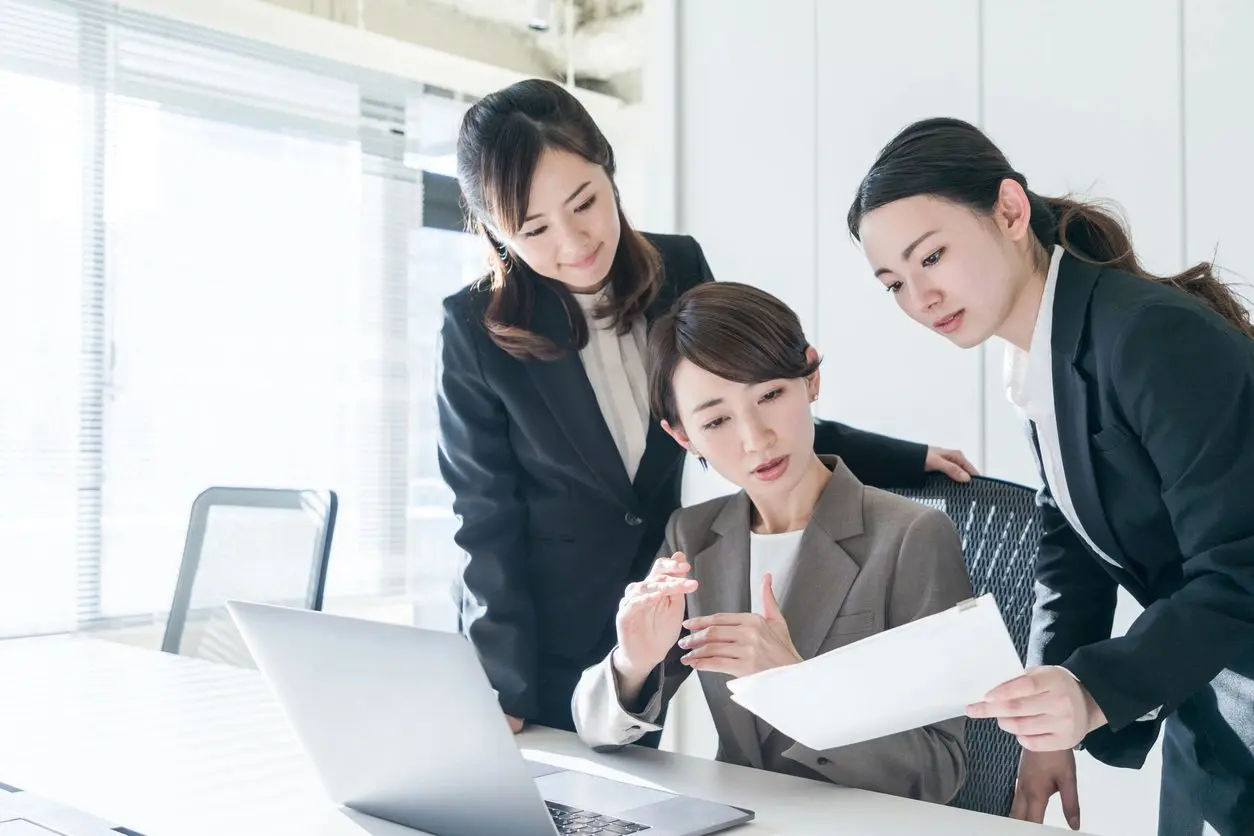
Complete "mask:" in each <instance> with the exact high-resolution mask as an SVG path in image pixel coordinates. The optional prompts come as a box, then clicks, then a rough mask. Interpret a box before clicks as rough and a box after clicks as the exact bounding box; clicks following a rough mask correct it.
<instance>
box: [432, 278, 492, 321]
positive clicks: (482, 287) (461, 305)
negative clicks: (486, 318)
mask: <svg viewBox="0 0 1254 836" xmlns="http://www.w3.org/2000/svg"><path fill="white" fill-rule="evenodd" d="M491 298H492V288H491V285H490V284H489V277H488V276H483V277H482V278H480V279H476V280H475V281H473V282H471V283H470V284H468V285H466V286H465V287H462V288H460V289H458V290H457V291H455V292H453V293H450V294H449V295H448V296H445V297H444V303H443V304H444V316H445V318H446V319H448V318H453V319H459V320H465V319H474V320H479V321H482V319H483V313H484V311H486V310H487V308H488V302H489V300H490V299H491Z"/></svg>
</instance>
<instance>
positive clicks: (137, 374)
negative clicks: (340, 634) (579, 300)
mask: <svg viewBox="0 0 1254 836" xmlns="http://www.w3.org/2000/svg"><path fill="white" fill-rule="evenodd" d="M0 20H3V21H4V26H3V27H0V124H3V125H4V126H5V130H4V131H3V132H0V291H2V292H3V296H4V300H5V301H4V304H3V305H0V350H3V351H4V354H5V357H6V360H5V362H4V363H3V364H0V635H20V634H30V633H41V632H57V631H64V630H75V629H87V628H91V627H93V626H97V625H100V624H111V623H128V622H132V621H138V622H141V623H143V622H152V621H157V620H159V619H161V618H163V614H164V612H165V610H166V609H168V607H169V602H170V598H171V596H172V594H173V586H174V579H175V577H176V575H177V571H178V563H179V559H180V557H181V551H182V544H183V537H184V534H185V530H186V525H187V515H188V511H189V509H190V505H191V502H192V500H193V499H194V498H195V496H196V495H197V494H198V493H199V492H200V491H201V490H203V489H204V488H206V487H208V486H210V485H256V486H274V487H280V486H281V487H316V488H324V487H325V488H331V489H334V490H336V491H337V492H338V493H339V495H340V501H341V506H340V514H339V521H338V524H337V528H336V534H335V539H334V542H333V546H332V554H331V561H330V568H329V574H328V582H327V593H326V600H327V603H326V608H327V609H329V610H334V609H337V608H341V609H344V608H352V607H354V606H357V604H359V603H360V602H372V601H375V602H385V603H386V604H387V606H389V607H391V609H389V610H388V612H389V613H390V615H389V616H388V617H394V618H402V619H404V620H416V621H418V622H419V623H424V624H429V625H434V626H445V627H451V626H453V614H452V610H451V605H450V603H449V598H448V592H447V590H448V583H449V580H450V578H451V573H452V571H453V567H454V565H455V563H456V552H455V546H454V545H453V542H452V538H451V534H452V531H453V520H452V514H451V511H450V508H449V505H450V500H449V497H448V495H447V491H445V490H443V487H442V485H441V484H439V480H438V473H437V472H436V470H435V444H436V438H435V424H434V417H433V416H434V406H433V403H432V401H433V398H432V391H433V389H432V387H433V385H434V381H433V380H432V379H431V370H432V369H433V367H434V336H435V333H436V332H437V331H438V328H439V315H440V304H439V302H440V299H441V298H442V297H443V296H444V295H446V294H448V293H450V292H453V291H454V290H455V289H456V288H457V287H459V286H460V285H461V284H463V283H464V282H466V281H468V280H469V279H471V278H474V277H475V276H477V275H478V274H479V273H480V272H481V271H482V267H483V260H482V251H481V249H480V248H479V247H478V246H476V242H475V241H474V240H473V239H471V238H470V237H469V236H467V235H465V234H463V233H461V232H459V231H455V230H454V229H452V228H450V227H453V226H454V223H453V221H454V220H456V217H455V215H456V213H455V212H453V211H451V210H450V208H449V184H450V183H452V185H453V186H454V187H455V183H453V181H451V179H450V178H449V176H448V163H449V159H450V157H449V155H450V154H451V152H452V147H453V141H454V139H455V136H456V129H457V121H458V120H459V119H460V115H461V113H462V112H463V111H464V109H465V106H466V101H465V100H464V98H462V97H459V96H457V95H454V94H450V93H448V92H447V91H439V90H432V89H429V88H424V87H423V86H422V85H419V84H416V83H414V82H412V81H409V80H405V79H399V78H394V77H390V76H385V75H381V74H378V73H372V72H368V71H365V70H361V69H359V68H355V67H351V66H348V65H342V64H337V63H335V62H331V61H327V60H325V59H321V58H316V57H312V56H307V55H302V54H299V53H294V52H290V51H286V50H281V49H279V48H277V47H274V46H273V45H269V44H264V43H259V42H254V41H248V40H245V39H242V38H237V37H234V36H229V35H226V34H223V33H219V32H216V31H212V30H208V29H203V28H200V27H195V26H191V25H187V24H183V23H180V22H176V21H173V20H168V19H164V18H161V17H159V16H154V15H151V14H146V13H139V12H136V11H134V10H130V9H127V8H125V7H123V6H120V5H118V4H117V3H114V2H103V0H0ZM433 103H434V104H433ZM427 168H429V169H431V170H430V171H427V170H425V169H427ZM433 177H435V178H438V180H436V181H432V179H431V178H433ZM430 182H435V183H436V184H437V185H436V187H434V188H432V189H431V191H432V192H433V195H436V196H438V197H439V198H440V202H439V204H438V208H435V209H433V211H432V213H431V214H432V215H433V217H437V218H438V219H439V224H438V227H427V226H424V223H423V218H424V214H425V213H426V212H425V208H426V207H425V203H424V199H423V198H424V192H425V191H426V190H425V189H424V183H430Z"/></svg>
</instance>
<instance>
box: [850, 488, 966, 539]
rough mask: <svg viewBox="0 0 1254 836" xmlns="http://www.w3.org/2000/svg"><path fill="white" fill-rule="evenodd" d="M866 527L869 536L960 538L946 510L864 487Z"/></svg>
mask: <svg viewBox="0 0 1254 836" xmlns="http://www.w3.org/2000/svg"><path fill="white" fill-rule="evenodd" d="M862 511H863V526H864V529H865V531H866V533H867V534H868V535H872V536H880V537H889V538H892V539H895V540H897V541H899V542H900V541H904V540H905V539H906V538H907V537H913V536H919V535H923V536H925V537H926V536H948V535H949V534H953V536H954V537H957V530H956V529H955V528H954V524H953V521H952V520H950V519H949V517H948V516H947V515H946V514H945V513H944V512H943V511H939V510H937V509H935V508H931V507H929V506H927V505H924V504H922V503H920V502H915V501H914V500H913V499H906V498H905V497H904V496H898V495H897V494H895V493H892V492H891V491H885V490H880V489H879V488H871V487H868V488H865V489H864V491H863V494H862Z"/></svg>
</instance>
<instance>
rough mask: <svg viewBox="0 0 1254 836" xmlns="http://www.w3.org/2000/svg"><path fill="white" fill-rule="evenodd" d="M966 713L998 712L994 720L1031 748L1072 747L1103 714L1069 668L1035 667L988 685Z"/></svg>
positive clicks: (1100, 723) (1098, 723) (1099, 723)
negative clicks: (1007, 679) (983, 695)
mask: <svg viewBox="0 0 1254 836" xmlns="http://www.w3.org/2000/svg"><path fill="white" fill-rule="evenodd" d="M967 715H968V716H970V717H992V718H996V720H997V725H998V726H1000V727H1001V728H1002V729H1003V730H1004V731H1007V732H1009V733H1010V734H1013V735H1014V736H1015V737H1017V738H1018V739H1019V744H1020V745H1021V746H1023V748H1025V749H1027V750H1029V751H1032V752H1052V751H1057V750H1060V749H1070V748H1071V747H1073V746H1075V745H1076V744H1077V743H1079V742H1080V741H1081V740H1083V739H1084V737H1085V736H1086V735H1087V734H1088V733H1089V732H1091V731H1093V730H1094V729H1096V728H1098V727H1100V726H1103V725H1105V724H1106V716H1105V715H1104V714H1103V713H1102V710H1101V709H1100V708H1098V706H1097V703H1096V702H1095V701H1094V700H1093V697H1092V696H1090V695H1089V692H1088V691H1087V690H1085V688H1084V686H1082V685H1081V684H1080V682H1079V680H1077V679H1076V678H1075V677H1074V676H1073V675H1072V674H1071V672H1070V671H1068V670H1067V669H1066V668H1060V667H1052V666H1050V667H1041V668H1033V669H1032V670H1030V671H1028V672H1027V673H1025V674H1023V675H1022V676H1019V677H1016V678H1014V679H1012V680H1010V681H1009V682H1006V683H1003V684H1001V685H999V686H997V687H996V688H994V689H993V690H992V691H990V692H989V693H988V694H987V695H986V696H985V697H984V699H983V700H982V701H980V702H977V703H975V704H974V705H972V706H969V707H968V708H967Z"/></svg>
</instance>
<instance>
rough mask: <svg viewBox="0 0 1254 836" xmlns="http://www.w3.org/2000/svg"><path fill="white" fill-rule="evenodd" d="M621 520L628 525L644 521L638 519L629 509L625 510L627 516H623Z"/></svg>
mask: <svg viewBox="0 0 1254 836" xmlns="http://www.w3.org/2000/svg"><path fill="white" fill-rule="evenodd" d="M623 521H624V522H626V523H627V524H628V525H640V523H642V522H644V520H642V519H640V518H639V517H637V516H636V515H635V514H633V513H631V512H630V511H628V512H627V516H625V517H623Z"/></svg>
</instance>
